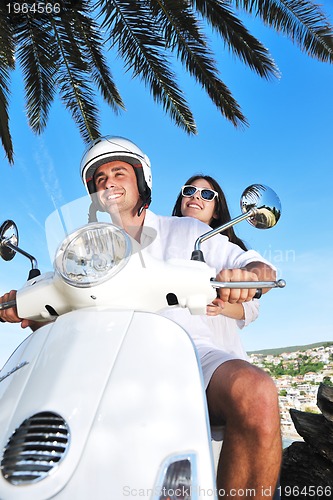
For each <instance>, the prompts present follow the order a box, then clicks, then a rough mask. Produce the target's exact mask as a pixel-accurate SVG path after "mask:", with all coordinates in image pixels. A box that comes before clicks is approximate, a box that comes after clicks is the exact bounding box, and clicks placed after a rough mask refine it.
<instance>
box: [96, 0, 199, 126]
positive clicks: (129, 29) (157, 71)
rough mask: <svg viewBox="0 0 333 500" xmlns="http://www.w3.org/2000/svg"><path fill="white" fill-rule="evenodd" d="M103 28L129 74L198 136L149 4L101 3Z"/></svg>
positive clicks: (177, 120)
mask: <svg viewBox="0 0 333 500" xmlns="http://www.w3.org/2000/svg"><path fill="white" fill-rule="evenodd" d="M98 5H99V6H100V8H101V15H102V16H103V17H104V21H103V23H102V26H103V27H105V28H106V29H107V31H108V37H109V40H111V41H112V46H117V47H118V53H119V54H120V56H121V57H122V58H123V60H124V63H125V68H126V70H127V71H129V70H131V71H132V73H133V76H134V78H135V77H140V78H141V79H142V80H143V81H144V82H145V84H146V85H148V87H149V89H150V91H151V93H152V96H153V98H154V100H155V101H156V102H159V103H161V104H162V106H163V109H164V110H165V111H167V112H168V113H169V114H170V116H171V118H172V119H173V120H175V122H176V123H177V124H178V125H179V126H181V127H182V128H183V129H184V130H185V131H186V132H189V133H196V125H195V122H194V119H193V115H192V113H191V111H190V109H189V107H188V105H187V102H186V100H185V98H184V95H183V93H182V91H181V90H180V89H179V87H178V85H177V83H176V76H175V74H174V72H173V71H171V69H170V66H171V63H170V60H169V59H168V58H167V56H166V52H165V42H164V40H163V39H162V38H161V36H160V34H159V30H158V26H156V22H155V20H154V19H152V17H151V15H150V10H149V5H148V4H147V2H124V1H119V2H118V1H114V0H112V1H110V0H99V2H98Z"/></svg>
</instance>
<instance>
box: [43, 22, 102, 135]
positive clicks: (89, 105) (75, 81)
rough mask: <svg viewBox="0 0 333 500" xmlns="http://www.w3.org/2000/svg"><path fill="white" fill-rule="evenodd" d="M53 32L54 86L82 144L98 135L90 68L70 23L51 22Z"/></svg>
mask: <svg viewBox="0 0 333 500" xmlns="http://www.w3.org/2000/svg"><path fill="white" fill-rule="evenodd" d="M52 30H53V33H54V36H55V40H56V43H57V45H58V48H59V62H60V64H59V67H58V69H57V78H56V85H57V87H58V89H59V93H60V97H61V99H62V100H63V102H64V104H65V106H66V108H67V109H69V111H70V112H71V115H72V117H73V119H74V122H75V123H76V124H77V126H78V127H79V131H80V134H81V136H82V138H83V140H84V141H86V142H89V141H91V140H93V139H95V138H96V137H98V136H99V135H100V132H99V119H98V108H97V106H96V103H95V98H94V92H93V89H92V88H91V86H90V85H89V83H88V82H90V72H89V65H88V63H87V62H86V61H85V60H84V58H83V54H82V51H81V50H80V40H78V38H77V36H76V35H77V34H76V33H75V31H74V30H73V23H72V20H71V19H68V18H64V17H63V18H62V19H61V20H58V19H56V18H54V19H53V20H52Z"/></svg>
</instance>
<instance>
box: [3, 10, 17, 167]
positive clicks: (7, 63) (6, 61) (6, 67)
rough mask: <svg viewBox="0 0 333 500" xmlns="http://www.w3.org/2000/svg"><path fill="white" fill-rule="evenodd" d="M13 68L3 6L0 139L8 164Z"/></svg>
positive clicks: (11, 41) (7, 19) (10, 31)
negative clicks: (10, 85) (9, 108)
mask: <svg viewBox="0 0 333 500" xmlns="http://www.w3.org/2000/svg"><path fill="white" fill-rule="evenodd" d="M14 67H15V59H14V39H13V29H12V25H11V22H10V16H9V15H8V10H7V7H6V6H5V5H1V6H0V139H1V143H2V145H3V148H4V150H5V153H6V156H7V158H8V160H9V162H10V163H13V162H14V156H13V143H12V138H11V134H10V130H9V114H8V96H9V80H10V77H9V73H10V70H13V69H14Z"/></svg>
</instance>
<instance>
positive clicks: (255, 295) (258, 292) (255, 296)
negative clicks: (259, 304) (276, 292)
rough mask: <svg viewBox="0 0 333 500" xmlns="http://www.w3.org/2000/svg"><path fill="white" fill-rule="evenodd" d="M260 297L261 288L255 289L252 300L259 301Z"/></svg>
mask: <svg viewBox="0 0 333 500" xmlns="http://www.w3.org/2000/svg"><path fill="white" fill-rule="evenodd" d="M261 296H262V288H257V291H256V293H255V294H254V295H253V298H254V299H260V297H261Z"/></svg>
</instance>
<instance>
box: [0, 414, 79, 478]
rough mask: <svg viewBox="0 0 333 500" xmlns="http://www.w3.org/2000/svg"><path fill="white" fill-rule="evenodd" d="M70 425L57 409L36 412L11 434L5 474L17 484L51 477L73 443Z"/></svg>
mask: <svg viewBox="0 0 333 500" xmlns="http://www.w3.org/2000/svg"><path fill="white" fill-rule="evenodd" d="M69 438H70V433H69V427H68V425H67V423H66V421H65V420H64V419H63V418H62V417H61V416H60V415H57V414H56V413H51V412H42V413H36V415H33V416H32V417H30V418H27V419H26V420H24V422H23V423H22V424H21V425H20V427H18V428H17V429H16V430H15V432H14V433H13V434H12V436H11V437H10V439H9V441H8V443H7V446H6V447H5V449H4V453H3V456H2V460H1V466H0V468H1V472H2V475H3V477H4V478H5V479H6V480H7V481H9V482H10V483H11V484H14V485H21V484H29V483H34V482H37V481H40V480H41V479H44V478H45V477H47V476H48V475H49V474H50V473H51V472H52V471H53V470H54V469H55V468H56V467H57V466H58V465H59V463H60V462H61V460H62V459H63V458H64V456H65V455H66V452H67V450H68V447H69Z"/></svg>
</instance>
